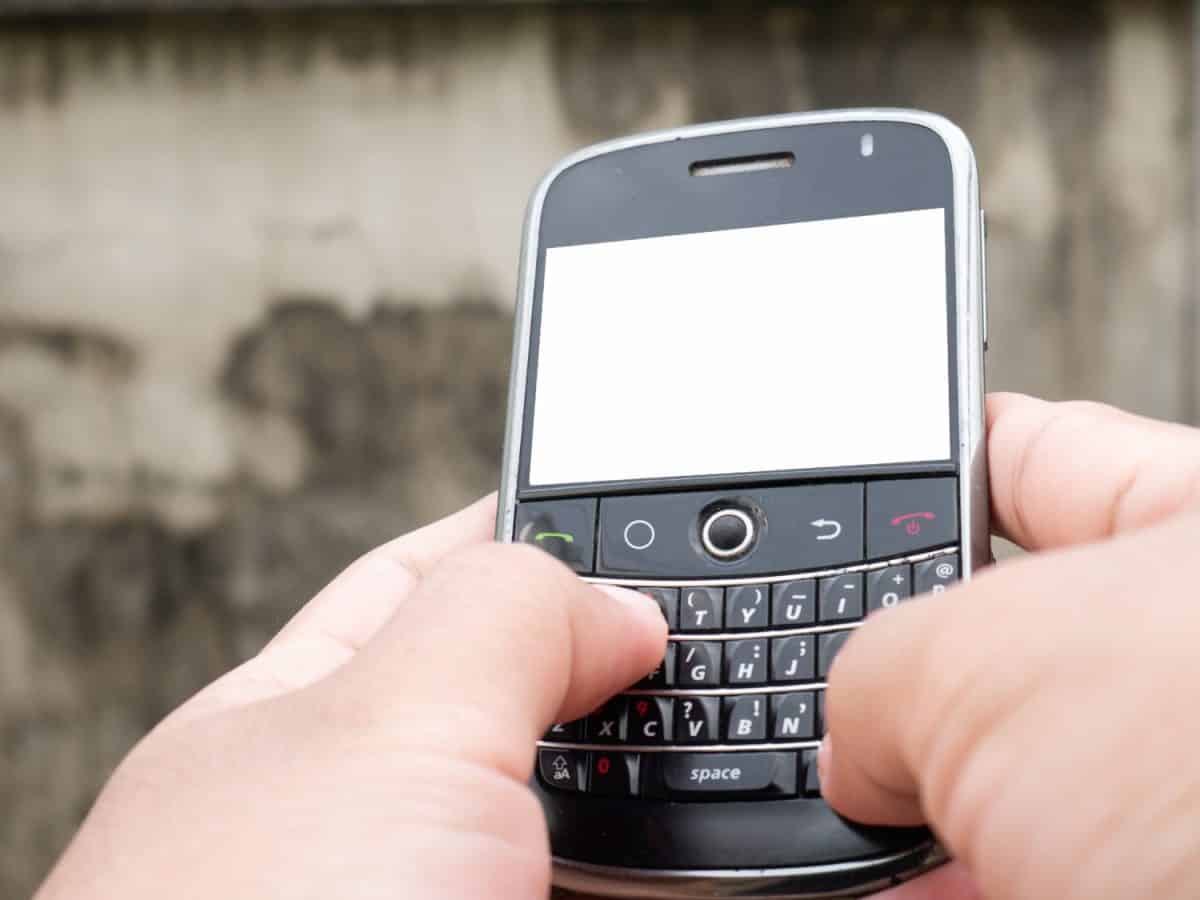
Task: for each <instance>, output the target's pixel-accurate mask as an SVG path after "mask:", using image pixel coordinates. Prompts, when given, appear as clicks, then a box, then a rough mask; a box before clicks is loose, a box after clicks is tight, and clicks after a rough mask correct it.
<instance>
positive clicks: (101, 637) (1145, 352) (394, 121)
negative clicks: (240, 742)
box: [0, 2, 1198, 897]
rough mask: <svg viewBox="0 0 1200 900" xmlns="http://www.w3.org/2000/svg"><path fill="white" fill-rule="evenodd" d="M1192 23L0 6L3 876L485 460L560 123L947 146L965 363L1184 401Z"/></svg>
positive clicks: (604, 130)
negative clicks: (982, 337) (527, 206)
mask: <svg viewBox="0 0 1200 900" xmlns="http://www.w3.org/2000/svg"><path fill="white" fill-rule="evenodd" d="M1190 35H1191V17H1190V14H1189V11H1188V7H1187V5H1186V4H1184V3H1162V2H1160V3H1134V2H1128V3H1121V2H1113V3H1109V4H1097V5H1095V6H1086V5H1084V6H1079V7H1075V6H1073V7H1072V8H1071V9H1070V11H1069V12H1054V11H1047V10H1044V9H1041V7H1040V5H1038V6H1034V5H1030V6H1028V7H1025V6H1021V7H1018V8H1016V10H1015V11H1014V10H1012V9H1009V8H1007V7H1004V6H1002V5H998V4H988V5H984V6H978V7H977V6H974V5H971V6H969V7H964V6H962V5H960V4H957V3H951V2H934V3H907V2H896V3H889V4H877V3H866V2H863V3H848V4H839V5H836V6H835V7H832V8H830V9H824V8H821V9H817V8H815V7H809V6H807V5H772V6H767V5H761V6H759V5H750V4H743V5H741V6H739V7H735V8H730V9H728V10H725V11H708V12H705V11H697V10H691V9H683V8H680V9H671V10H667V11H663V10H658V9H654V8H650V9H647V8H636V9H629V8H608V7H601V6H594V7H593V6H584V7H572V8H569V9H554V10H547V9H540V8H536V7H528V6H525V7H519V8H505V9H495V10H398V11H392V12H378V13H372V14H365V13H351V12H346V13H311V14H270V15H249V14H246V15H235V16H224V17H223V16H218V15H196V16H187V17H162V16H148V17H147V16H138V17H128V18H112V19H103V18H101V19H96V18H92V19H87V20H84V19H70V18H66V19H43V20H34V21H29V20H22V21H14V22H10V23H7V24H0V811H2V813H3V814H2V815H0V897H10V896H11V897H19V896H23V895H24V894H26V893H27V892H28V891H29V890H30V888H31V887H32V885H33V884H34V883H35V882H36V881H37V880H38V879H39V878H40V877H41V875H42V874H43V872H44V871H45V868H46V867H47V865H48V864H49V862H50V860H51V859H52V858H53V856H54V855H55V854H56V853H57V852H58V851H59V850H60V848H61V847H62V845H63V843H64V841H65V840H66V838H67V837H68V835H69V834H70V832H71V830H72V828H73V827H74V826H75V824H76V822H77V821H78V818H79V816H80V815H81V814H82V812H83V811H84V810H85V809H86V807H87V805H88V804H89V802H90V800H91V797H92V796H93V793H94V791H95V790H96V788H97V786H98V785H99V784H100V783H101V782H102V781H103V779H104V778H105V776H106V774H107V772H108V771H109V770H110V769H111V767H112V765H113V764H114V763H115V761H116V760H117V759H118V758H119V757H120V756H121V755H122V754H123V753H124V752H125V751H126V750H127V749H128V747H129V746H130V745H131V743H132V742H133V741H134V740H136V739H137V737H138V736H139V735H140V734H141V733H143V732H144V731H145V729H146V728H147V727H148V726H149V725H151V724H152V723H153V722H154V721H156V719H157V718H158V717H160V716H161V715H162V714H163V713H164V712H165V711H166V710H168V709H169V708H171V707H172V706H173V705H175V704H176V703H178V702H179V701H180V700H181V699H182V698H183V697H185V696H187V695H188V694H189V693H190V692H191V691H193V690H195V689H196V688H197V687H198V686H199V685H200V684H202V683H204V682H205V681H206V680H208V679H210V678H212V677H213V676H214V675H215V674H217V673H218V672H220V671H222V670H223V669H225V668H227V667H229V666H230V665H232V664H234V663H235V662H236V661H238V660H240V659H242V658H244V657H245V656H246V655H248V654H250V653H252V652H254V650H255V649H256V648H257V647H258V646H259V645H260V644H261V643H262V641H263V640H264V639H265V637H266V636H267V635H268V634H270V633H271V631H272V630H273V629H274V628H275V627H276V626H277V625H278V624H279V623H280V622H281V621H282V620H283V619H284V618H285V617H286V616H287V615H288V614H289V613H290V612H291V611H292V610H294V609H295V608H296V606H297V605H298V604H300V603H302V602H303V601H304V600H305V599H306V598H307V597H308V596H309V595H310V594H311V593H312V592H313V590H314V589H315V588H316V587H318V586H319V585H320V584H321V583H322V582H323V581H324V580H326V579H327V578H328V577H330V576H331V575H332V574H333V573H334V572H335V571H336V569H337V568H338V567H339V566H341V565H342V564H344V563H345V562H347V561H348V560H349V559H350V558H352V557H353V556H354V555H356V554H357V553H359V552H361V551H362V550H363V549H365V548H366V547H367V546H369V545H371V544H372V543H374V542H377V541H379V540H382V539H384V538H386V537H388V536H390V535H393V534H395V533H397V532H399V531H402V530H404V529H407V528H409V527H411V526H413V525H415V524H417V523H418V522H421V521H423V520H426V519H428V518H430V517H432V516H435V515H437V514H440V513H442V512H444V511H447V510H449V509H451V508H453V507H455V506H457V505H458V504H460V503H463V502H465V501H466V500H467V499H469V498H470V497H472V496H474V495H476V494H478V493H481V492H483V491H485V490H487V489H489V488H490V487H491V485H492V484H493V482H494V479H495V471H496V465H497V454H498V448H499V437H500V426H501V416H502V404H503V392H504V388H505V378H506V374H507V357H508V341H509V328H510V315H509V308H510V303H511V298H512V294H513V285H514V277H515V269H516V253H517V244H518V238H519V229H520V220H521V215H522V211H523V206H524V203H525V199H526V196H527V194H528V191H529V189H530V188H531V187H532V185H533V183H534V182H535V180H536V179H537V177H538V176H539V174H540V173H541V172H542V171H543V170H544V169H545V168H547V167H548V166H549V165H550V164H551V163H552V162H553V161H554V160H555V159H556V158H558V157H559V156H561V155H562V154H564V153H566V152H568V151H569V150H571V149H573V148H575V147H577V146H579V145H582V144H584V143H588V142H590V141H593V140H597V139H601V138H605V137H610V136H614V135H617V134H621V133H624V132H629V131H635V130H641V129H646V128H657V127H663V126H669V125H674V124H678V123H683V122H688V121H698V120H704V119H711V118H721V117H728V116H738V115H750V114H760V113H770V112H782V111H790V110H797V109H808V108H819V107H831V106H843V105H856V104H876V105H912V106H922V107H927V108H930V109H933V110H935V111H938V112H943V113H946V114H948V115H950V116H951V117H953V118H955V119H956V120H958V121H959V122H960V123H961V124H962V125H963V126H964V127H965V128H966V129H967V131H968V132H969V133H970V134H971V136H972V137H973V139H974V140H975V142H976V147H977V150H978V153H979V160H980V166H981V171H982V175H983V186H984V197H985V202H986V205H987V206H988V208H989V212H990V221H991V237H992V243H991V248H990V265H991V296H992V303H991V314H992V323H991V325H992V328H991V334H992V344H993V350H992V353H991V354H990V371H989V378H990V382H991V384H992V386H995V387H1002V388H1015V389H1022V390H1031V391H1036V392H1039V393H1043V394H1047V395H1051V396H1057V397H1065V396H1087V397H1094V398H1099V399H1108V400H1112V401H1114V402H1119V403H1122V404H1125V405H1128V406H1132V407H1134V408H1136V409H1138V410H1141V411H1144V412H1147V413H1152V414H1156V415H1161V416H1165V417H1169V418H1175V419H1180V420H1193V419H1195V417H1196V413H1197V404H1196V385H1197V383H1198V382H1197V378H1198V375H1197V370H1196V366H1195V353H1194V343H1195V337H1196V335H1195V322H1196V316H1195V310H1196V307H1195V297H1194V295H1193V290H1192V281H1193V274H1194V272H1193V264H1192V258H1193V249H1194V248H1193V244H1194V240H1195V233H1194V228H1193V225H1194V223H1193V216H1192V189H1193V178H1192V169H1191V153H1192V128H1193V119H1192V114H1191V103H1192V88H1191V83H1192V69H1191V53H1192V48H1191V43H1190Z"/></svg>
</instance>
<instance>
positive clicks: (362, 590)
mask: <svg viewBox="0 0 1200 900" xmlns="http://www.w3.org/2000/svg"><path fill="white" fill-rule="evenodd" d="M495 516H496V495H495V494H489V495H488V496H486V497H484V498H482V499H480V500H477V501H476V502H475V503H472V504H471V505H470V506H468V507H467V508H466V509H463V510H460V511H459V512H456V513H454V514H453V515H450V516H447V517H446V518H444V519H441V520H439V521H437V522H433V523H432V524H430V525H426V526H425V527H423V528H419V529H417V530H416V531H413V532H410V533H409V534H406V535H404V536H402V537H398V538H396V539H394V540H392V541H389V542H388V543H386V544H382V545H381V546H379V547H376V548H375V549H373V550H371V551H370V552H368V553H366V554H364V555H363V556H360V557H359V558H358V559H357V560H355V561H354V562H353V563H351V564H350V565H349V566H348V567H347V568H346V569H345V571H343V572H342V573H341V574H340V575H338V576H337V577H336V578H334V580H333V581H331V582H330V583H329V584H328V585H327V586H326V587H325V588H324V589H323V590H321V592H320V593H318V594H317V595H316V596H315V597H314V598H313V599H312V600H310V601H309V602H308V603H307V604H306V605H305V606H304V607H303V608H301V610H300V611H299V612H298V613H296V615H295V616H293V617H292V619H291V621H289V622H288V623H287V624H286V625H285V626H284V627H283V629H282V630H281V631H280V632H279V634H277V635H276V636H275V637H274V638H273V639H272V640H271V641H270V643H268V644H267V646H266V647H264V648H263V650H262V651H260V652H259V653H258V654H257V655H256V656H255V657H253V658H252V659H250V660H247V661H246V662H245V663H243V664H242V665H240V666H238V667H237V668H236V669H233V670H232V671H231V672H228V673H226V674H225V675H224V676H222V677H221V678H219V679H217V680H216V681H215V682H213V683H212V684H210V685H209V686H208V687H206V688H205V689H204V690H203V691H201V692H199V693H198V694H196V695H195V696H194V697H192V698H191V699H190V700H189V701H188V702H187V703H185V704H184V705H183V706H181V707H180V708H179V709H178V710H176V711H175V712H174V713H173V714H172V716H171V718H170V720H169V723H170V724H171V725H172V726H173V725H177V724H179V723H181V722H184V721H189V720H191V719H194V718H197V717H199V716H205V715H209V714H211V713H213V712H217V711H219V710H222V709H228V708H230V707H231V706H244V705H248V704H250V703H256V702H258V701H261V700H267V699H269V698H271V697H275V696H278V695H280V694H283V693H287V692H289V691H294V690H297V689H299V688H301V687H304V686H305V685H308V684H312V683H313V682H315V681H318V680H320V679H321V678H324V677H326V676H327V675H329V673H330V672H333V671H335V670H336V669H338V668H339V667H340V666H342V665H344V664H345V663H346V661H347V660H348V659H350V658H351V657H352V656H353V655H354V654H355V652H357V650H358V648H359V647H361V646H362V645H363V644H364V643H366V642H367V641H368V640H369V639H370V638H371V636H372V635H374V634H375V633H376V632H377V631H378V630H379V629H380V628H381V627H382V626H383V624H384V623H385V622H387V621H388V620H389V619H390V618H391V617H392V616H393V614H394V613H395V612H396V610H397V609H398V608H399V607H400V605H401V604H402V603H403V601H404V599H405V597H406V596H408V594H409V593H411V591H412V589H413V588H414V586H415V585H416V584H417V583H418V581H419V580H420V579H421V577H422V575H423V573H425V572H427V571H428V570H429V569H430V568H432V567H433V566H434V565H435V564H436V563H437V562H438V560H440V559H441V558H442V557H444V556H445V555H446V554H448V553H451V552H453V551H454V550H456V549H459V548H461V547H467V546H470V545H472V544H480V543H483V542H485V541H487V540H488V539H489V537H490V535H491V533H492V529H493V527H494V523H495Z"/></svg>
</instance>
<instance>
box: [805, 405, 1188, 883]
mask: <svg viewBox="0 0 1200 900" xmlns="http://www.w3.org/2000/svg"><path fill="white" fill-rule="evenodd" d="M988 425H989V428H988V433H989V440H988V451H989V454H990V464H991V494H992V515H993V523H994V527H995V529H996V530H997V531H998V532H999V533H1001V534H1003V535H1005V536H1007V537H1009V538H1010V539H1012V540H1013V541H1015V542H1016V543H1018V544H1020V545H1021V546H1023V547H1025V548H1027V549H1029V550H1033V551H1040V552H1038V553H1037V554H1036V555H1033V556H1030V557H1027V558H1024V559H1021V560H1019V561H1013V562H1010V563H1005V564H1002V565H1000V566H997V567H995V568H994V569H992V570H990V571H987V572H985V573H983V574H981V575H980V576H979V577H978V578H976V579H974V580H972V581H971V582H969V583H967V584H965V585H962V586H961V587H958V588H955V589H954V590H951V591H947V592H946V593H944V594H940V595H931V596H926V597H923V598H921V599H919V600H915V601H913V602H911V603H907V604H904V605H902V606H901V607H899V608H896V609H893V610H889V611H886V612H882V613H879V614H877V615H873V616H871V618H870V620H868V622H867V623H866V624H865V625H864V626H863V627H862V629H861V630H860V631H859V632H858V633H857V634H856V635H855V636H854V638H853V639H852V640H850V641H849V642H848V644H847V645H846V648H845V649H844V650H843V651H842V653H841V654H840V655H839V656H838V658H837V661H836V662H835V664H834V666H833V670H832V672H831V673H830V683H829V689H828V694H827V698H826V704H827V705H826V722H827V727H828V729H829V733H828V736H827V737H826V740H825V742H824V743H823V745H822V749H821V753H820V757H819V758H820V765H821V777H822V789H823V793H824V795H825V798H826V799H827V800H828V801H829V802H830V803H831V804H833V805H834V806H835V807H836V808H837V809H839V810H840V811H841V812H842V813H844V814H845V815H847V816H848V817H850V818H852V819H856V820H858V821H862V822H868V823H876V824H896V825H901V824H913V823H918V822H928V823H930V825H931V826H932V827H933V828H934V830H935V831H936V832H937V833H938V835H939V837H940V838H941V839H942V841H943V843H944V844H945V845H946V846H947V847H948V849H949V850H950V851H951V853H953V855H954V856H955V857H956V858H957V860H958V862H956V863H954V864H952V865H950V866H947V867H945V868H943V869H941V870H938V871H936V872H934V873H932V874H930V875H928V876H925V877H924V878H921V879H917V880H916V881H914V882H911V883H909V884H907V885H905V886H903V887H901V888H897V889H895V890H894V891H890V892H886V894H885V895H880V897H879V900H883V898H884V897H885V896H886V897H887V898H888V900H933V898H938V900H964V898H967V897H976V896H980V895H982V896H984V897H987V898H989V900H1034V898H1037V900H1046V898H1054V900H1075V898H1078V900H1083V898H1086V900H1139V898H1153V900H1184V898H1194V897H1195V896H1196V895H1197V893H1200V761H1198V759H1200V757H1198V748H1200V715H1198V714H1197V709H1198V708H1200V653H1198V652H1197V648H1198V647H1200V606H1198V605H1197V603H1196V601H1195V596H1194V595H1195V593H1196V591H1195V588H1194V584H1195V580H1196V576H1195V573H1193V572H1192V570H1191V563H1192V562H1193V561H1194V559H1193V554H1195V553H1196V546H1197V538H1198V537H1200V515H1198V514H1197V511H1198V506H1200V431H1196V430H1194V429H1190V428H1185V427H1183V426H1178V425H1168V424H1164V423H1160V422H1154V421H1150V420H1146V419H1141V418H1138V417H1135V416H1132V415H1129V414H1127V413H1123V412H1120V411H1118V410H1115V409H1111V408H1108V407H1102V406H1097V405H1094V404H1079V403H1066V404H1053V403H1045V402H1042V401H1038V400H1033V399H1031V398H1027V397H1021V396H1017V395H994V396H992V397H991V398H989V404H988Z"/></svg>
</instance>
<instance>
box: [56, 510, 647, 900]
mask: <svg viewBox="0 0 1200 900" xmlns="http://www.w3.org/2000/svg"><path fill="white" fill-rule="evenodd" d="M494 517H495V500H494V498H489V499H487V500H484V501H481V502H480V503H477V504H475V505H474V506H472V507H470V508H468V509H466V510H464V511H463V512H461V513H458V514H457V515H454V516H451V517H450V518H448V519H445V520H443V521H441V522H437V523H435V524H433V525H430V526H428V527H426V528H423V529H421V530H419V531H416V532H414V533H412V534H410V535H408V536H406V537H403V538H400V539H398V540H396V541H393V542H391V543H390V544H386V545H384V546H383V547H380V548H379V549H377V550H375V551H373V552H371V553H369V554H367V555H366V556H364V557H362V558H361V559H359V560H358V561H357V562H355V563H354V564H353V565H351V566H350V567H349V568H348V569H347V570H346V571H345V572H343V573H342V574H341V575H340V576H339V577H338V578H337V579H336V580H335V581H333V582H332V583H331V584H330V585H329V586H328V587H327V588H325V590H323V591H322V592H321V593H320V594H318V595H317V597H316V598H315V599H313V600H312V601H311V602H310V603H309V604H308V605H307V606H306V607H305V608H304V609H303V610H302V611H301V612H300V613H299V614H298V615H297V616H296V617H295V618H294V619H293V620H292V621H291V623H289V624H288V625H287V626H286V627H285V628H284V629H283V631H282V632H280V634H279V635H278V636H277V637H276V638H275V639H274V640H273V641H272V642H271V643H270V645H269V646H267V648H266V649H264V650H263V651H262V652H261V653H260V654H259V655H258V656H257V657H255V658H254V659H252V660H250V661H249V662H247V663H245V664H244V665H243V666H241V667H240V668H238V669H235V670H234V671H233V672H231V673H229V674H228V675H226V676H225V677H223V678H221V679H220V680H218V681H216V682H215V683H213V684H212V685H210V686H209V687H208V688H206V689H205V690H204V691H202V692H201V693H200V694H198V695H197V696H195V697H194V698H192V699H191V700H190V701H188V703H186V704H185V705H184V706H182V707H180V708H179V709H178V710H177V711H176V712H174V713H173V714H172V715H171V716H169V717H168V718H167V719H166V720H164V721H163V723H162V724H161V725H160V726H159V727H158V728H156V729H155V730H154V731H153V732H152V733H151V734H150V735H149V736H148V737H147V738H146V739H145V740H144V741H143V742H142V743H141V744H139V745H138V746H137V747H136V748H135V749H134V751H133V752H132V753H131V754H130V755H129V756H128V757H127V758H126V760H125V761H124V762H123V763H122V764H121V766H120V767H119V768H118V770H117V772H116V773H115V774H114V775H113V777H112V779H111V781H110V782H109V784H108V786H107V787H106V788H105V789H104V791H103V793H102V794H101V796H100V799H99V800H98V801H97V802H96V805H95V808H94V809H93V810H92V812H91V813H90V814H89V816H88V818H87V821H86V822H85V823H84V825H83V827H82V828H81V829H80V832H79V834H78V835H77V836H76V838H75V841H74V842H73V843H72V845H71V847H70V848H68V850H67V852H66V853H65V855H64V856H63V858H62V859H61V860H60V861H59V864H58V866H57V867H56V868H55V871H54V872H53V873H52V874H51V876H50V878H49V880H48V881H47V882H46V884H45V885H44V886H43V887H42V890H41V892H40V894H39V897H40V898H41V900H83V898H92V897H105V898H111V897H120V898H122V900H140V898H155V900H157V898H159V897H161V896H162V895H163V894H164V893H166V894H169V895H170V896H171V897H173V898H179V900H183V898H192V897H195V898H206V900H209V898H213V897H222V898H238V897H272V898H280V900H293V898H310V897H311V898H320V900H325V898H329V897H360V898H385V897H386V898H389V900H392V898H404V897H412V898H418V897H419V898H421V900H436V898H443V897H444V898H463V897H471V898H484V897H487V898H514V900H516V898H519V900H529V898H531V897H539V896H545V894H546V893H547V890H548V887H549V878H550V853H549V848H548V845H547V837H546V826H545V822H544V819H543V816H542V811H541V807H540V806H539V805H538V803H537V801H536V800H535V799H534V796H533V793H532V792H531V791H529V790H528V788H527V787H526V782H527V781H528V779H529V777H530V774H531V770H532V764H533V756H534V742H535V741H536V739H537V738H538V737H539V736H540V735H541V734H542V732H543V731H544V730H545V729H546V728H547V727H548V726H549V724H550V723H551V722H553V721H568V720H571V719H574V718H577V717H579V716H581V715H583V714H585V713H587V712H588V711H590V710H591V709H593V708H594V707H596V706H598V705H599V704H600V703H601V702H602V701H603V700H604V699H606V698H607V697H608V696H610V695H612V694H614V693H616V692H617V691H619V690H621V689H623V688H625V687H628V686H629V685H630V684H632V683H633V682H635V681H636V680H638V679H639V678H640V677H642V676H643V675H645V674H646V673H648V672H650V671H651V670H652V669H653V668H654V667H655V666H656V665H657V663H658V661H659V660H660V659H661V658H662V655H663V650H664V645H665V640H666V624H665V623H664V621H663V618H662V615H661V613H660V612H659V611H658V607H657V606H656V605H655V604H654V602H653V601H652V600H649V599H648V598H645V597H643V596H641V595H640V594H635V593H633V592H630V591H621V590H619V589H615V588H614V589H609V590H600V589H597V588H594V587H591V586H589V585H587V584H586V583H584V582H583V581H581V580H579V579H578V578H576V577H575V575H574V574H573V573H571V572H570V571H568V569H567V568H566V567H564V566H563V565H561V564H560V563H558V562H556V561H554V560H553V559H551V557H549V556H548V555H546V554H544V553H542V552H541V551H539V550H536V549H532V548H529V547H525V546H521V545H517V546H499V545H496V544H491V543H489V542H488V537H489V536H490V534H491V532H492V528H493V522H494Z"/></svg>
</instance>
